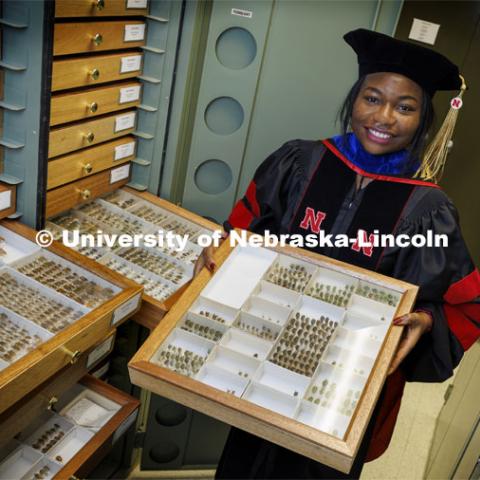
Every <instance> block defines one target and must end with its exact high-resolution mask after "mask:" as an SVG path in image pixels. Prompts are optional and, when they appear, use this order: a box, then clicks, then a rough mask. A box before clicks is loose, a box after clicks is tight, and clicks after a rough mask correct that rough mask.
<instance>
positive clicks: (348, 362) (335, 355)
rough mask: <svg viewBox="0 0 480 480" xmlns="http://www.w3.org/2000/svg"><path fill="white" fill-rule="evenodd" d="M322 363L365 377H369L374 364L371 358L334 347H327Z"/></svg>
mask: <svg viewBox="0 0 480 480" xmlns="http://www.w3.org/2000/svg"><path fill="white" fill-rule="evenodd" d="M323 361H324V362H325V363H328V364H330V365H332V366H333V367H339V368H343V369H345V370H349V371H352V372H353V373H356V374H358V375H362V376H366V377H368V376H369V374H370V372H371V370H372V367H373V364H374V359H373V358H370V357H366V356H365V355H361V354H360V353H358V352H352V351H351V350H347V349H344V348H340V347H337V346H336V345H330V346H329V347H328V349H327V351H326V353H325V355H324V357H323Z"/></svg>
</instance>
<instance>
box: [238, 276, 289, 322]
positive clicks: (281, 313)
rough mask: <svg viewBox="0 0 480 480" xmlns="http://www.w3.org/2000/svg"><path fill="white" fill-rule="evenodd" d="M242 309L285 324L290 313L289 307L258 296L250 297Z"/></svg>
mask: <svg viewBox="0 0 480 480" xmlns="http://www.w3.org/2000/svg"><path fill="white" fill-rule="evenodd" d="M268 285H271V284H268ZM242 310H243V311H244V312H247V313H250V314H251V315H254V316H255V317H260V318H262V319H264V320H268V321H269V322H274V323H277V324H278V325H285V323H286V322H287V320H288V316H289V315H290V310H289V309H288V308H286V307H283V306H282V305H278V304H277V303H272V302H269V301H268V300H265V299H264V298H260V297H256V296H254V297H250V298H249V299H248V300H247V301H246V302H245V304H244V305H243V307H242Z"/></svg>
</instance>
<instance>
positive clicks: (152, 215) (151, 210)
mask: <svg viewBox="0 0 480 480" xmlns="http://www.w3.org/2000/svg"><path fill="white" fill-rule="evenodd" d="M127 210H128V211H129V212H130V213H131V214H132V215H135V216H136V217H140V218H141V219H143V220H144V221H145V222H148V223H151V224H152V225H155V226H156V227H157V228H160V225H161V224H162V222H164V221H165V220H167V219H168V217H169V216H170V215H171V214H170V212H168V211H167V210H164V209H163V208H160V207H157V206H155V205H153V204H152V203H150V202H145V201H144V200H141V199H139V200H138V201H136V202H135V204H134V205H131V206H129V207H128V208H127ZM162 230H163V229H162Z"/></svg>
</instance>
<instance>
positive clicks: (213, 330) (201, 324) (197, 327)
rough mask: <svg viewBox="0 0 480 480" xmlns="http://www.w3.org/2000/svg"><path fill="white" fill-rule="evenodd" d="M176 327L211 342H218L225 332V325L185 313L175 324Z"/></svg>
mask: <svg viewBox="0 0 480 480" xmlns="http://www.w3.org/2000/svg"><path fill="white" fill-rule="evenodd" d="M177 327H178V328H181V329H182V330H186V331H187V332H191V333H193V334H195V335H199V336H200V337H203V338H207V339H208V340H211V341H212V342H218V341H220V339H221V338H222V337H223V334H224V333H225V332H226V331H227V327H226V325H224V324H222V323H219V322H217V321H215V320H210V319H209V318H207V317H204V316H201V315H198V314H196V313H193V312H187V314H186V315H185V316H184V317H183V319H182V321H181V322H180V323H178V324H177Z"/></svg>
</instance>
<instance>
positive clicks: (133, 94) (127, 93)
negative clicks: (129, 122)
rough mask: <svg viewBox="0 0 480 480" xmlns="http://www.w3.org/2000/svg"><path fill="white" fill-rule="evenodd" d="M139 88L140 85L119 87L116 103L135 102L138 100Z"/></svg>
mask: <svg viewBox="0 0 480 480" xmlns="http://www.w3.org/2000/svg"><path fill="white" fill-rule="evenodd" d="M140 88H141V87H140V85H134V86H132V87H124V88H121V89H120V99H119V101H118V103H128V102H135V101H136V100H138V99H139V98H140Z"/></svg>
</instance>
